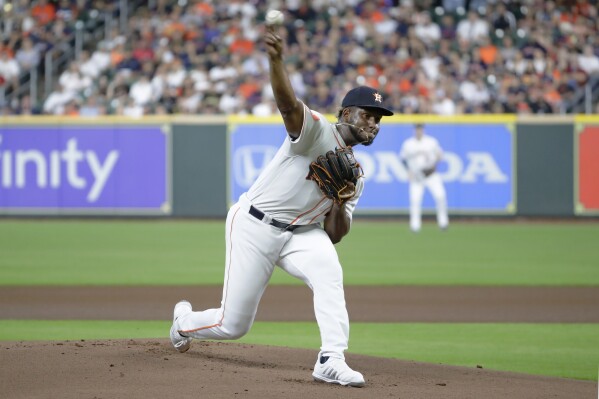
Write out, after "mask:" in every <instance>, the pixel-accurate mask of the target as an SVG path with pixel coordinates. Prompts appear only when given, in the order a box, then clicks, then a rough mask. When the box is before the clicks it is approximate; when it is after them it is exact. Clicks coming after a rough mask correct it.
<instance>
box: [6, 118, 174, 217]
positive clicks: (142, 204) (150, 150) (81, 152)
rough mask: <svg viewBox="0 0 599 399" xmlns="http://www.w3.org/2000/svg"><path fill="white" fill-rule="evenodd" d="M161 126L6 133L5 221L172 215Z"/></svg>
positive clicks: (31, 129) (53, 128)
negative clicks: (25, 216)
mask: <svg viewBox="0 0 599 399" xmlns="http://www.w3.org/2000/svg"><path fill="white" fill-rule="evenodd" d="M168 150H169V137H168V135H167V134H165V132H163V130H162V129H161V127H160V126H139V125H134V126H128V125H120V126H116V125H106V126H89V125H81V126H77V125H73V126H64V125H61V126H50V127H41V126H11V127H0V213H11V212H13V213H42V214H43V213H51V214H54V213H59V214H60V213H70V214H77V213H85V214H90V213H106V212H110V213H120V214H122V213H131V214H137V213H159V214H168V213H170V194H169V193H170V187H169V185H170V184H169V181H168V179H169V175H168V172H169V154H168Z"/></svg>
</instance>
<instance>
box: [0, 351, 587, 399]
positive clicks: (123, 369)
mask: <svg viewBox="0 0 599 399" xmlns="http://www.w3.org/2000/svg"><path fill="white" fill-rule="evenodd" d="M315 357H316V352H315V351H313V350H303V349H291V348H279V347H267V346H258V345H244V344H236V343H216V342H198V341H194V343H193V345H192V348H191V350H190V351H189V352H187V353H185V354H180V353H177V352H175V351H174V350H173V349H172V347H171V346H170V342H169V341H168V340H155V339H154V340H152V339H150V340H128V341H127V340H108V341H63V342H57V341H52V342H2V343H1V347H0V363H1V364H2V368H1V370H0V380H1V381H2V385H3V388H2V391H3V393H2V397H6V398H61V399H68V398H74V399H82V398H89V399H92V398H96V399H112V398H128V399H135V398H140V399H147V398H177V399H185V398H194V399H198V398H285V399H287V398H291V399H293V398H298V399H308V398H318V399H326V398H341V397H342V398H344V399H351V398H426V399H431V398H444V399H448V398H456V399H464V398H486V399H489V398H501V399H505V398H510V399H518V398H522V399H532V398H568V399H570V398H592V397H594V395H595V394H596V393H597V392H596V386H595V383H594V382H590V381H577V380H570V379H560V378H549V377H538V376H531V375H526V374H517V373H505V372H497V371H490V370H484V369H477V368H466V367H455V366H445V365H435V364H427V363H418V362H408V361H399V360H391V359H381V358H374V357H368V356H360V355H352V354H348V355H347V360H348V363H349V364H350V366H352V367H354V368H355V369H357V370H359V371H361V372H362V373H363V374H364V376H365V377H366V381H367V386H366V387H365V388H346V387H341V386H334V385H329V384H322V383H317V382H314V381H313V380H312V376H311V373H312V366H313V365H314V362H315V360H316V359H315Z"/></svg>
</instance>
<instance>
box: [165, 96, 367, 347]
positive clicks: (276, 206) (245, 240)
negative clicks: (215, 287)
mask: <svg viewBox="0 0 599 399" xmlns="http://www.w3.org/2000/svg"><path fill="white" fill-rule="evenodd" d="M343 146H345V143H344V141H343V139H342V138H341V136H340V134H339V132H338V131H337V129H336V127H335V126H334V125H333V124H331V123H330V122H328V121H327V120H326V119H325V117H324V116H323V115H321V114H319V113H317V112H315V111H312V110H310V109H308V107H306V106H305V105H304V125H303V126H302V131H301V134H300V136H299V138H297V139H296V140H291V139H290V137H289V136H288V137H287V138H286V140H285V142H284V143H283V145H282V146H281V148H280V149H279V151H278V152H277V154H276V155H275V157H274V159H273V160H272V161H271V162H270V163H269V164H268V166H267V167H266V168H265V170H264V171H263V172H262V173H261V175H260V176H259V177H258V179H257V180H256V182H255V183H254V184H253V185H252V187H251V188H250V189H249V190H248V192H247V193H244V194H242V195H241V197H240V199H239V201H238V202H237V203H236V204H235V205H233V206H232V207H231V209H230V210H229V213H228V216H227V222H226V238H225V239H226V260H225V280H224V287H223V298H222V302H221V306H220V308H218V309H208V310H205V311H201V312H191V313H188V314H186V315H183V316H181V317H179V319H178V320H177V321H176V323H178V330H179V332H180V333H181V334H183V335H185V336H189V337H193V338H197V339H218V340H226V339H237V338H239V337H241V336H243V335H244V334H245V333H246V332H247V331H248V330H249V329H250V327H251V325H252V323H253V321H254V317H255V315H256V311H257V309H258V303H259V301H260V298H261V297H262V294H263V292H264V290H265V288H266V285H267V284H268V281H269V279H270V277H271V275H272V273H273V270H274V267H275V265H278V266H279V267H281V268H282V269H283V270H285V271H286V272H287V273H289V274H291V275H292V276H294V277H297V278H299V279H301V280H303V281H304V282H305V283H306V284H307V285H308V286H309V287H310V288H311V289H312V291H313V293H314V310H315V315H316V320H317V322H318V326H319V328H320V332H321V338H322V346H321V351H322V352H323V354H326V353H331V354H333V353H334V354H337V355H338V356H340V357H341V358H343V352H344V351H345V350H346V349H347V345H348V339H349V319H348V315H347V310H346V306H345V298H344V292H343V272H342V268H341V264H340V263H339V258H338V256H337V252H336V250H335V247H334V245H333V244H332V242H331V240H330V239H329V237H328V235H327V233H326V232H325V231H324V230H323V229H322V227H321V222H323V221H324V218H325V215H326V213H327V212H328V211H329V210H330V209H331V206H332V201H331V200H330V199H328V198H326V197H324V195H323V194H322V192H321V191H320V189H319V188H318V186H317V184H316V183H315V182H314V181H312V180H307V179H306V176H307V174H308V169H309V168H308V166H309V164H310V162H312V161H313V160H315V159H316V158H317V157H318V156H319V155H323V154H325V153H326V152H327V151H329V150H334V149H335V148H336V147H343ZM363 188H364V183H363V179H359V180H358V183H357V184H356V195H355V197H354V198H353V199H351V200H350V201H348V202H347V203H346V205H345V210H346V212H347V214H348V216H349V217H350V220H351V216H352V213H353V211H354V209H355V207H356V204H357V201H358V199H359V197H360V195H361V194H362V191H363ZM250 206H254V207H255V208H257V209H259V210H260V211H262V212H263V213H264V214H265V215H266V216H265V218H264V219H263V220H262V221H260V220H258V219H257V218H255V217H254V216H252V215H251V214H250V213H249V209H250ZM271 218H274V219H276V220H278V221H280V222H284V223H289V224H292V225H305V226H303V227H299V228H297V229H296V230H294V231H287V230H283V229H280V228H277V227H275V226H272V225H270V224H268V223H269V222H270V220H271Z"/></svg>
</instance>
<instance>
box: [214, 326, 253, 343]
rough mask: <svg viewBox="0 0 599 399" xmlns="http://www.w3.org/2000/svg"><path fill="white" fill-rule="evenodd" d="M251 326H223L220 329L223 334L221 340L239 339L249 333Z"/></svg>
mask: <svg viewBox="0 0 599 399" xmlns="http://www.w3.org/2000/svg"><path fill="white" fill-rule="evenodd" d="M251 326H252V325H251V324H247V323H235V324H233V325H230V324H229V325H223V326H222V327H221V329H222V332H223V338H222V339H230V340H234V339H239V338H241V337H243V336H244V335H245V334H247V333H248V331H250V327H251Z"/></svg>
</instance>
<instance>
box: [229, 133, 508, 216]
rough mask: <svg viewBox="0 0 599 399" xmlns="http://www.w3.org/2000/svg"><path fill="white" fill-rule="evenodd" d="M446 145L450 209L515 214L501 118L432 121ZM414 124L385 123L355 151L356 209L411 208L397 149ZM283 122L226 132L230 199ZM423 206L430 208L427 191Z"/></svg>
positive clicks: (269, 150)
mask: <svg viewBox="0 0 599 399" xmlns="http://www.w3.org/2000/svg"><path fill="white" fill-rule="evenodd" d="M425 130H426V132H427V134H429V135H431V136H433V137H435V138H436V139H437V140H438V141H439V144H440V145H441V147H442V148H443V150H444V157H443V160H442V161H441V162H440V164H439V167H438V171H439V173H440V175H441V177H442V179H443V181H444V183H445V189H446V191H447V200H448V206H449V209H450V210H451V211H453V212H474V213H513V212H515V202H516V201H515V192H514V187H515V184H514V175H515V173H514V158H515V154H514V146H515V142H514V140H515V138H514V135H513V133H512V132H511V130H510V128H509V125H507V124H505V123H496V124H494V123H481V124H475V123H467V124H443V123H434V124H429V125H426V126H425ZM412 135H413V125H411V124H405V123H393V122H386V123H384V124H383V125H382V126H381V131H380V133H379V135H378V136H377V139H376V140H375V142H374V144H373V145H371V146H369V147H364V146H361V145H359V146H356V147H355V148H354V152H355V154H356V158H357V159H358V161H359V162H360V163H361V165H362V167H363V169H364V175H365V179H366V180H365V190H364V194H363V195H362V197H361V198H360V201H359V203H358V208H357V212H360V213H397V212H401V213H405V212H407V211H408V208H409V197H408V174H407V172H406V169H405V168H404V166H403V164H402V162H401V159H400V156H399V153H400V149H401V145H402V143H403V141H404V140H406V139H407V138H408V137H411V136H412ZM285 137H286V132H285V130H284V127H283V125H282V123H277V124H275V123H264V124H258V123H250V124H243V123H239V124H236V125H235V126H234V127H233V129H232V131H231V137H230V140H229V142H230V166H231V176H230V188H229V200H230V201H231V202H234V201H236V200H237V199H238V198H239V195H241V194H242V193H243V192H245V191H247V189H248V188H249V187H250V185H251V184H252V183H253V182H254V181H255V180H256V178H257V177H258V175H259V173H260V172H261V171H262V169H263V168H264V167H265V166H266V164H267V163H268V161H269V160H270V159H272V157H273V156H274V154H275V153H276V151H277V149H278V148H279V146H280V145H281V144H282V142H283V140H285ZM423 209H425V210H432V209H434V201H433V199H432V197H431V195H430V193H428V192H427V193H426V194H425V196H424V201H423Z"/></svg>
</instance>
